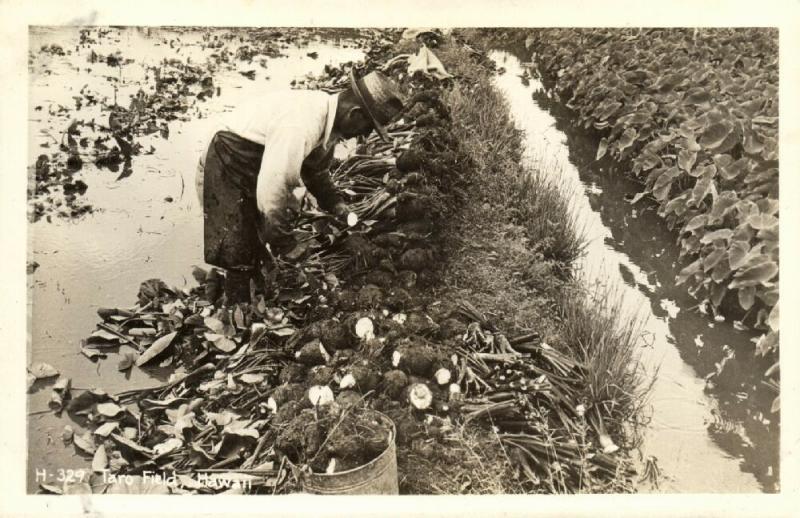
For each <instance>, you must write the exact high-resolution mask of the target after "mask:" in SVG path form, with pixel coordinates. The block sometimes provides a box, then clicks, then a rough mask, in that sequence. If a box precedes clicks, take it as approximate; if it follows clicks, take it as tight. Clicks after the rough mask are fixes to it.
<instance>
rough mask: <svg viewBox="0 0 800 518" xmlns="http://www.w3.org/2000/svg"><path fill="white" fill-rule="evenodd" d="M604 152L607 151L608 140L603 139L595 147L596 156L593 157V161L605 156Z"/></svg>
mask: <svg viewBox="0 0 800 518" xmlns="http://www.w3.org/2000/svg"><path fill="white" fill-rule="evenodd" d="M606 151H608V140H607V139H606V138H605V137H603V138H602V139H600V143H599V144H598V145H597V155H595V157H594V159H595V160H600V159H601V158H603V157H604V156H605V154H606Z"/></svg>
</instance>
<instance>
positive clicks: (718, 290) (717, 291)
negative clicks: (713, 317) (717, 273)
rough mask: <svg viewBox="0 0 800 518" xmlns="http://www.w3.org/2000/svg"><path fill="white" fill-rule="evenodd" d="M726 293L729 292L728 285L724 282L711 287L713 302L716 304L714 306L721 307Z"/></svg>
mask: <svg viewBox="0 0 800 518" xmlns="http://www.w3.org/2000/svg"><path fill="white" fill-rule="evenodd" d="M726 293H728V287H727V286H725V285H724V284H714V285H713V286H712V287H711V303H712V304H714V307H719V305H720V304H722V299H723V298H725V294H726Z"/></svg>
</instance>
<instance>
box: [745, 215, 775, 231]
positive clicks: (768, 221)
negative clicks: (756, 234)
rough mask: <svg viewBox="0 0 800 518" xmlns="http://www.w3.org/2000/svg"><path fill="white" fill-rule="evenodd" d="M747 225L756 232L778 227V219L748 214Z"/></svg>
mask: <svg viewBox="0 0 800 518" xmlns="http://www.w3.org/2000/svg"><path fill="white" fill-rule="evenodd" d="M747 224H748V225H750V226H751V227H753V228H754V229H756V230H761V229H768V228H773V227H776V226H777V225H778V218H776V217H775V216H770V215H769V214H750V216H748V217H747Z"/></svg>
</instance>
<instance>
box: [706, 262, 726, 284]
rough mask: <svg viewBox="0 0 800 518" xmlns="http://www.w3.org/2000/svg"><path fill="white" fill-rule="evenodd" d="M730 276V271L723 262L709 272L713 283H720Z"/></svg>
mask: <svg viewBox="0 0 800 518" xmlns="http://www.w3.org/2000/svg"><path fill="white" fill-rule="evenodd" d="M730 274H731V269H730V268H729V267H728V265H727V264H726V263H725V262H723V261H720V262H718V263H717V265H716V266H715V267H714V269H713V270H711V279H712V280H713V281H714V282H717V283H722V282H723V281H724V280H725V279H727V278H728V276H729V275H730Z"/></svg>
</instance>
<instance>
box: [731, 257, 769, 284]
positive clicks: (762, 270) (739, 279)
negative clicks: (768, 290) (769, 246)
mask: <svg viewBox="0 0 800 518" xmlns="http://www.w3.org/2000/svg"><path fill="white" fill-rule="evenodd" d="M777 274H778V265H777V264H775V263H774V262H773V261H769V260H768V261H766V262H764V263H761V264H758V265H756V266H751V267H750V268H746V269H744V270H742V271H740V272H736V274H735V275H734V279H733V282H731V284H730V288H731V289H733V288H741V287H746V286H757V285H759V284H764V283H765V282H767V281H769V280H770V279H772V278H773V277H775V276H776V275H777Z"/></svg>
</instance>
